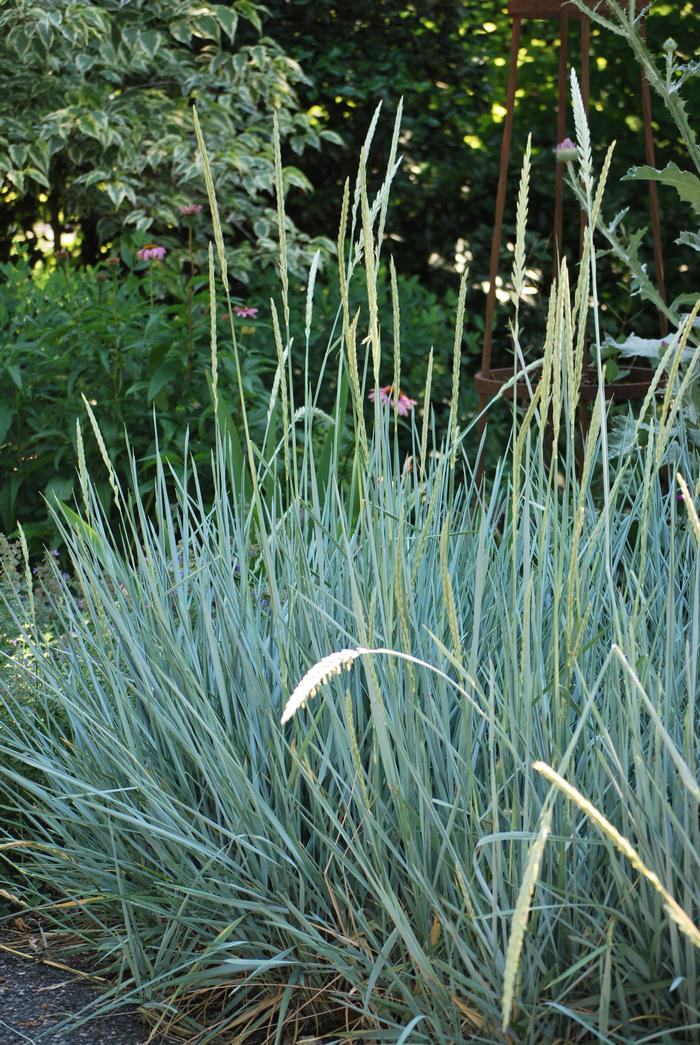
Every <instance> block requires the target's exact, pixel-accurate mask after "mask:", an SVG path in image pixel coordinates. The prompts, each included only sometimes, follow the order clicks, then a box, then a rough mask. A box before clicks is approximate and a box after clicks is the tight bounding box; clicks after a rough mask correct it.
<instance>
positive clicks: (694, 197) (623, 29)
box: [569, 0, 700, 441]
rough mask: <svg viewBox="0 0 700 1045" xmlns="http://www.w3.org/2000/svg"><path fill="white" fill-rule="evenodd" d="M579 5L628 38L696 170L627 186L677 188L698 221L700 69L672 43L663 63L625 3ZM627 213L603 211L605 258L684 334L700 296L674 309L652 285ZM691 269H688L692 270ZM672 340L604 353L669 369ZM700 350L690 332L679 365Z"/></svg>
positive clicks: (691, 235)
mask: <svg viewBox="0 0 700 1045" xmlns="http://www.w3.org/2000/svg"><path fill="white" fill-rule="evenodd" d="M576 3H577V5H578V6H579V7H580V8H581V9H582V10H586V11H589V13H590V14H591V17H592V18H593V19H594V21H596V22H597V23H599V24H600V25H601V26H603V27H604V28H605V29H606V30H607V31H608V32H610V33H612V34H615V35H617V36H619V37H622V38H623V39H624V40H625V41H626V43H627V44H628V45H629V47H630V49H631V50H632V52H633V54H634V56H635V58H636V59H637V62H638V63H639V66H640V68H641V70H642V72H643V74H644V76H645V77H646V79H647V81H648V83H649V85H650V86H651V88H652V89H653V90H654V91H655V92H656V94H657V96H658V97H659V98H660V99H661V100H662V102H663V104H664V107H665V108H666V110H667V112H668V114H669V115H670V116H671V118H672V120H673V122H674V124H675V127H676V130H677V133H678V136H679V139H680V141H681V142H682V144H683V147H684V150H685V157H686V161H687V163H688V164H689V166H690V167H692V168H693V169H694V172H693V170H684V169H681V168H680V167H679V166H678V164H677V163H675V162H670V163H668V164H667V165H666V167H664V168H663V169H662V170H659V169H656V168H654V167H651V166H649V165H644V166H635V167H632V168H630V169H629V170H628V171H627V174H626V175H625V177H624V179H623V180H626V181H642V182H649V181H654V182H658V183H659V184H661V185H662V186H667V187H670V188H674V189H675V190H676V193H677V196H678V199H679V200H680V201H681V202H683V203H686V204H689V206H690V209H691V212H692V214H693V217H694V218H695V219H697V218H698V216H700V148H699V147H698V143H697V136H696V133H695V130H694V128H693V127H692V125H691V123H690V117H689V113H688V106H687V103H686V99H685V98H684V93H685V89H686V88H687V85H688V83H689V81H690V80H691V79H692V78H693V77H696V76H697V74H698V72H699V71H700V63H698V62H695V61H692V60H688V61H683V60H682V59H681V58H680V57H679V55H678V44H677V43H676V42H675V40H672V39H670V38H669V39H667V40H666V42H665V44H664V47H663V57H662V58H661V61H660V62H659V61H658V59H657V58H655V57H654V55H652V53H651V51H650V50H649V47H648V46H647V44H646V42H645V37H644V33H643V29H642V19H643V17H644V13H643V12H639V13H637V11H636V9H634V6H633V5H630V6H629V7H628V6H626V5H624V4H622V3H620V2H619V0H611V3H610V4H609V5H608V9H607V12H606V16H603V15H602V14H601V13H600V12H599V11H597V10H595V9H590V8H589V7H588V5H587V4H585V3H584V0H576ZM611 156H612V149H611V150H610V151H609V154H608V159H607V161H606V164H607V163H609V162H610V158H611ZM569 183H570V185H571V187H572V189H573V191H574V192H575V194H576V196H577V197H578V199H579V200H580V201H582V202H583V191H582V187H581V185H580V182H579V181H578V180H577V178H576V176H575V175H574V176H573V177H570V179H569ZM627 213H628V208H625V209H624V210H622V211H619V212H618V213H617V214H616V215H615V217H614V218H613V219H612V220H610V221H608V220H606V219H605V218H604V216H603V213H602V211H600V210H599V211H598V213H597V220H596V227H597V229H598V231H599V232H600V233H601V235H602V236H603V238H604V239H605V241H606V250H605V251H602V252H601V254H604V253H610V254H612V255H613V256H614V257H616V258H617V259H618V261H620V262H621V263H622V264H623V265H624V266H625V268H626V269H627V270H628V271H629V273H630V274H631V277H632V293H633V294H635V295H638V296H640V297H641V298H643V299H645V300H647V301H650V302H651V303H652V304H653V305H654V307H655V308H656V309H657V310H658V312H659V313H660V314H661V315H663V316H665V318H666V320H667V321H668V323H669V324H670V326H671V329H678V328H679V326H680V325H681V324H682V323H683V321H684V319H685V318H686V317H687V315H688V312H689V310H690V309H692V307H693V306H694V305H695V304H696V302H697V301H698V300H700V294H698V293H697V292H693V293H685V292H684V293H682V294H680V295H678V296H677V297H676V298H675V299H674V300H673V301H672V302H670V303H669V302H667V301H666V300H664V298H663V297H662V295H661V292H660V290H659V287H658V286H657V285H655V283H654V282H653V281H652V278H651V276H650V274H649V270H648V264H647V262H646V260H645V258H644V255H643V244H644V236H645V233H646V229H638V230H636V231H634V232H628V233H627V234H625V232H624V231H623V230H624V220H625V218H626V216H627ZM675 242H676V244H677V245H679V246H680V247H683V246H686V247H689V248H690V249H691V250H695V251H700V230H697V231H693V230H692V229H691V230H685V231H682V232H680V233H679V235H678V237H677V239H676V241H675ZM686 268H688V266H687V265H686ZM669 340H670V339H669V338H667V337H659V338H648V337H646V338H645V337H639V336H638V335H637V334H635V333H634V332H632V331H629V332H626V336H623V337H622V340H617V339H615V338H614V337H611V336H608V338H607V339H606V342H605V346H604V351H605V352H606V355H607V357H608V358H609V359H610V360H612V361H613V362H614V361H615V359H616V357H622V358H623V359H629V358H634V357H644V358H648V359H652V360H653V361H654V362H656V363H659V362H660V361H661V360H662V359H664V360H665V362H666V363H668V362H670V360H671V359H672V358H675V357H674V356H673V354H672V353H671V354H669V353H667V352H666V349H667V348H668V346H669ZM697 344H698V335H697V331H696V330H695V329H693V330H691V331H690V332H689V347H688V349H687V350H686V352H685V353H684V356H683V358H682V359H681V360H679V362H681V363H685V362H687V361H688V360H690V359H691V358H692V357H693V356H694V352H693V349H694V347H695V346H696V345H697ZM684 393H685V419H686V421H687V422H689V425H690V429H691V431H694V438H695V439H696V441H698V440H700V385H699V384H698V380H697V378H696V379H695V380H694V381H692V382H690V383H686V386H685V388H684Z"/></svg>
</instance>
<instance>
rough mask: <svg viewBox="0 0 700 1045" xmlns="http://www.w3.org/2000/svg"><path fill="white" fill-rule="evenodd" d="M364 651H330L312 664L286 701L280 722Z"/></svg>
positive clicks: (350, 664)
mask: <svg viewBox="0 0 700 1045" xmlns="http://www.w3.org/2000/svg"><path fill="white" fill-rule="evenodd" d="M364 652H365V650H363V649H362V648H358V649H342V650H338V652H337V653H331V654H330V656H328V657H323V659H322V660H319V661H318V663H317V664H314V666H313V667H312V668H310V669H309V670H308V671H307V672H306V674H305V675H304V677H303V678H302V680H301V681H300V682H299V683H298V685H297V686H296V688H295V689H294V691H293V693H292V695H291V696H290V698H289V700H288V701H287V703H286V705H285V709H284V711H283V712H282V718H281V722H282V724H284V723H285V722H288V721H289V719H290V718H292V717H293V716H294V715H295V714H296V713H297V711H298V710H299V708H303V707H304V705H305V703H306V701H307V700H309V699H310V698H311V697H315V696H316V694H317V693H318V691H319V689H320V688H321V686H324V685H325V684H326V683H327V682H328V681H329V680H330V679H331V678H333V676H334V675H339V674H340V673H341V671H342V670H343V668H350V667H351V666H352V663H353V661H355V660H356V659H357V658H358V657H359V656H360V655H361V654H362V653H364Z"/></svg>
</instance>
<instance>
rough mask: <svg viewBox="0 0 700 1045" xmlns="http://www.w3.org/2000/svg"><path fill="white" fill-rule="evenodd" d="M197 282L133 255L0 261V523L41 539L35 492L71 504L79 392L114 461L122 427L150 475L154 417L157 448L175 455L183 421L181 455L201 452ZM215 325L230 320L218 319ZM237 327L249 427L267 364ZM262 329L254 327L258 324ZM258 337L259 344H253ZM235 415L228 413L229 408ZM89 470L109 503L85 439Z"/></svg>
mask: <svg viewBox="0 0 700 1045" xmlns="http://www.w3.org/2000/svg"><path fill="white" fill-rule="evenodd" d="M205 282H206V279H205V278H204V277H202V276H199V275H195V276H194V278H191V279H190V278H185V277H183V275H182V273H181V272H180V271H179V266H178V265H177V263H176V262H171V261H169V260H168V259H166V262H165V263H164V264H163V265H162V266H158V267H157V269H156V268H155V267H154V268H152V269H149V268H148V265H147V264H146V263H143V262H138V261H135V259H134V256H133V254H132V253H131V252H130V251H129V250H127V249H125V250H124V251H123V256H122V259H121V262H120V263H118V264H116V265H106V264H104V265H100V266H98V267H97V268H87V269H73V268H72V267H70V265H69V264H63V265H61V266H60V267H59V268H58V269H57V270H56V271H54V272H52V273H51V274H50V275H42V274H38V275H35V276H34V277H33V278H32V275H31V273H30V271H29V269H28V268H27V266H26V265H25V264H17V265H12V264H7V265H4V266H2V267H1V268H0V336H1V337H2V340H3V343H4V351H3V360H2V366H1V367H0V372H2V374H3V381H2V385H1V386H0V476H1V477H2V478H1V479H0V528H1V529H4V530H5V531H6V532H10V531H12V530H13V529H14V527H15V520H16V519H17V518H20V519H21V520H22V522H23V525H24V526H25V530H26V532H27V536H28V537H31V538H33V539H35V540H36V541H38V542H39V544H38V546H39V547H40V544H41V541H43V540H45V539H49V537H50V535H51V533H52V529H51V528H50V525H49V523H48V521H47V511H46V504H45V500H44V499H45V498H49V499H52V498H54V497H57V498H58V499H59V500H62V501H71V500H72V496H73V492H74V490H73V487H74V475H75V440H76V420H77V419H78V418H80V419H81V423H83V424H85V423H86V412H85V407H84V405H83V398H82V397H83V396H85V398H86V399H87V400H88V402H89V403H90V404H92V407H93V410H94V412H95V414H96V415H97V416H98V417H99V423H100V427H101V431H102V435H103V437H104V440H105V443H106V445H107V448H108V450H109V453H110V454H111V455H112V456H113V459H114V461H115V463H116V466H117V468H118V469H119V468H120V467H121V466H122V465H125V463H126V460H125V455H124V429H125V427H126V428H127V429H128V431H129V433H130V436H131V439H132V443H133V446H134V448H135V450H136V454H137V457H138V459H139V460H140V461H141V462H142V464H143V467H144V469H145V472H144V475H145V476H149V475H151V474H152V473H151V464H152V459H153V454H154V451H155V446H156V423H155V422H154V419H153V413H152V412H153V410H154V409H156V410H157V412H158V419H157V433H158V442H159V445H160V449H161V452H162V453H163V454H164V455H165V457H166V458H167V459H168V460H170V461H172V462H173V463H178V464H179V463H180V462H181V460H182V453H183V450H184V446H185V441H186V438H187V429H188V427H189V428H190V429H191V433H192V443H191V445H190V452H191V453H194V454H195V456H197V457H200V458H201V457H202V456H204V457H206V456H208V453H209V446H210V442H211V431H212V406H211V397H210V395H209V390H208V383H207V368H208V359H209V295H208V290H206V289H205V288H204V283H205ZM218 320H219V326H220V329H221V335H220V337H221V340H222V341H223V331H224V329H225V328H226V327H227V326H228V317H224V316H223V314H222V315H220V316H219V317H218ZM253 330H254V328H250V332H249V328H248V327H244V328H243V330H242V331H241V332H240V339H241V342H242V345H243V348H244V350H245V351H246V370H245V391H246V395H247V397H248V401H249V409H250V414H251V419H252V421H253V424H254V431H259V428H260V425H261V424H262V423H263V420H264V416H265V408H266V386H265V384H264V383H263V374H264V373H265V371H266V369H267V370H269V369H270V367H271V366H272V359H273V358H274V356H273V355H271V354H270V353H269V348H268V349H267V356H265V352H264V351H263V348H262V346H261V348H260V350H257V349H256V347H255V346H254V345H253V344H252V342H251V337H250V333H252V332H253ZM260 334H262V332H260ZM260 334H258V339H257V344H258V345H261V337H260ZM219 370H220V374H221V378H220V380H221V384H222V386H223V387H222V391H221V398H222V400H223V403H224V404H227V403H228V399H229V397H228V394H227V386H228V385H232V362H231V359H230V353H228V352H226V350H225V347H223V348H222V352H221V357H220V360H219ZM232 416H233V419H234V422H235V419H236V417H237V416H238V415H237V411H236V410H235V409H233V408H232ZM86 452H87V453H88V466H89V468H90V471H91V474H93V475H95V476H96V477H98V488H99V489H100V492H101V496H103V497H104V499H105V501H108V500H109V496H110V494H109V485H108V482H107V476H106V472H105V468H104V465H103V463H102V460H101V457H100V455H99V453H98V452H96V447H95V446H94V445H88V446H87V447H86Z"/></svg>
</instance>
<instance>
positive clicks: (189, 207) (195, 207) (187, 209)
mask: <svg viewBox="0 0 700 1045" xmlns="http://www.w3.org/2000/svg"><path fill="white" fill-rule="evenodd" d="M201 213H202V204H201V203H186V204H185V205H184V206H183V207H180V214H184V215H185V217H189V216H190V215H191V214H201Z"/></svg>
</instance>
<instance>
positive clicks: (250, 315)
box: [233, 305, 258, 319]
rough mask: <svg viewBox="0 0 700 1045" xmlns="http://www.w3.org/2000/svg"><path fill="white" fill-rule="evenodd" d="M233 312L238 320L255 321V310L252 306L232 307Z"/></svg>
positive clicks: (256, 311) (256, 312) (256, 313)
mask: <svg viewBox="0 0 700 1045" xmlns="http://www.w3.org/2000/svg"><path fill="white" fill-rule="evenodd" d="M233 311H234V313H235V315H237V316H238V318H239V319H255V318H256V317H257V315H258V310H257V308H254V307H253V306H252V305H234V306H233Z"/></svg>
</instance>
